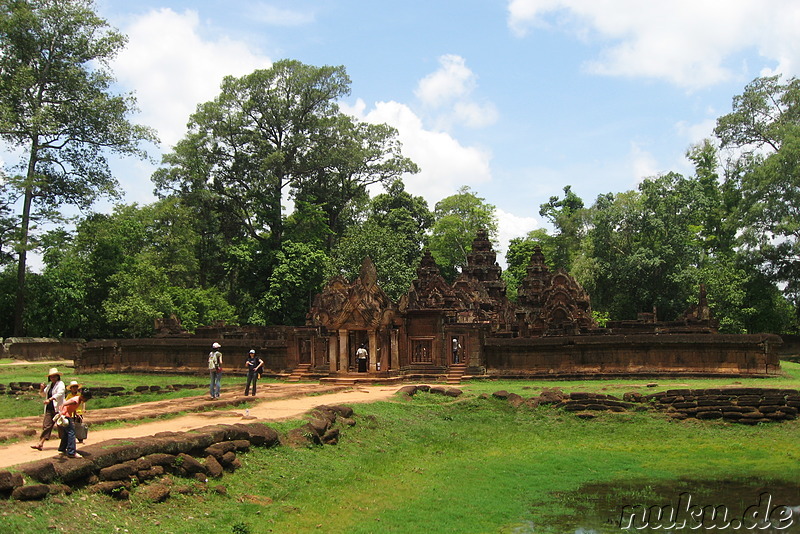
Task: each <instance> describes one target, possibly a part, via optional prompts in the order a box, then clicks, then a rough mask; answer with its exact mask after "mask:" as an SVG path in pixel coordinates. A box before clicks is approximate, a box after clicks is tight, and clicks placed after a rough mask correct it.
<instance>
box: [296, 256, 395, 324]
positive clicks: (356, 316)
mask: <svg viewBox="0 0 800 534" xmlns="http://www.w3.org/2000/svg"><path fill="white" fill-rule="evenodd" d="M377 279H378V276H377V272H376V270H375V265H374V264H373V263H372V260H370V259H369V258H365V259H364V262H363V263H362V265H361V271H360V274H359V277H358V278H357V279H356V280H354V281H353V282H352V283H349V282H347V280H345V279H344V278H343V277H341V276H337V277H334V278H332V279H331V280H330V281H329V282H328V284H326V286H325V287H324V288H323V290H322V293H320V294H318V295H317V296H316V298H315V299H314V304H313V306H312V307H311V311H310V312H309V322H310V323H311V324H312V325H314V326H324V327H325V328H327V329H329V330H337V329H340V328H347V329H359V330H363V329H371V328H378V327H379V326H382V325H386V324H388V323H389V322H391V320H392V319H393V317H394V312H395V307H394V304H393V303H392V301H391V300H390V299H389V297H388V296H387V295H386V293H384V292H383V290H382V289H381V288H380V286H378V284H377Z"/></svg>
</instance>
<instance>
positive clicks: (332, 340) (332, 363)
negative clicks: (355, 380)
mask: <svg viewBox="0 0 800 534" xmlns="http://www.w3.org/2000/svg"><path fill="white" fill-rule="evenodd" d="M338 341H339V338H337V337H336V335H335V334H331V335H329V336H328V368H329V369H330V370H331V373H335V372H336V371H337V370H338V365H337V364H338V362H339V343H338Z"/></svg>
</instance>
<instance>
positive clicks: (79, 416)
mask: <svg viewBox="0 0 800 534" xmlns="http://www.w3.org/2000/svg"><path fill="white" fill-rule="evenodd" d="M82 389H83V387H82V386H81V385H80V384H79V383H78V382H77V381H76V380H73V381H72V382H70V383H69V385H68V386H67V396H66V397H65V398H64V400H65V402H66V401H68V400H70V399H71V398H72V397H77V396H78V395H80V394H81V390H82ZM85 411H86V404H85V403H80V404H78V407H77V408H76V409H75V439H77V440H78V443H83V440H84V437H83V436H84V431H82V430H81V429H79V428H78V427H79V426H80V425H82V424H83V414H84V412H85Z"/></svg>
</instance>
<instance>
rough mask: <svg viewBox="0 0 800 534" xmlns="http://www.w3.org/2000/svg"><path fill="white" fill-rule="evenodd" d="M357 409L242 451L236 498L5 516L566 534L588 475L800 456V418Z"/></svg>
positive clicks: (217, 527)
mask: <svg viewBox="0 0 800 534" xmlns="http://www.w3.org/2000/svg"><path fill="white" fill-rule="evenodd" d="M355 409H356V414H357V417H356V418H357V425H356V426H355V427H352V428H346V429H344V430H343V436H342V439H341V441H340V443H339V445H336V446H325V447H313V448H302V449H297V450H295V449H289V448H286V447H277V448H274V449H253V450H252V451H251V452H250V453H248V454H246V455H242V456H241V459H242V463H243V467H242V469H240V470H239V471H237V472H236V473H234V474H226V475H225V478H224V479H222V481H220V482H219V483H220V484H222V485H224V486H225V487H226V488H227V494H226V495H220V494H217V493H215V492H211V491H203V490H202V489H201V488H197V493H196V494H193V495H173V496H172V497H171V498H170V499H169V500H168V501H167V502H165V503H162V504H149V503H147V502H145V501H143V500H142V497H141V494H140V493H138V492H136V491H134V492H133V494H132V497H131V501H130V502H123V503H120V502H116V501H114V500H112V499H111V498H109V497H105V496H100V495H89V494H87V493H86V492H80V491H79V492H76V493H74V494H72V495H70V496H61V497H58V498H52V497H50V498H48V499H47V500H46V501H45V502H44V503H37V504H31V503H17V502H11V503H6V505H4V506H5V508H4V510H5V513H6V515H4V517H3V522H4V524H5V525H7V526H6V528H8V529H9V531H18V532H21V533H23V532H40V531H42V530H44V529H47V528H48V526H50V525H81V530H82V531H83V532H87V533H93V532H98V533H99V532H115V531H119V532H122V531H124V529H128V531H130V532H134V531H135V532H139V533H145V534H147V533H154V534H155V533H159V534H166V533H170V532H174V533H184V532H192V533H193V534H203V533H212V532H213V533H218V532H225V533H227V532H245V531H246V532H249V533H251V534H256V533H262V532H292V533H300V532H326V533H329V532H346V533H372V532H381V533H382V532H409V533H411V532H414V533H416V532H508V533H511V532H531V531H534V530H530V528H531V527H530V525H535V532H537V533H539V532H545V533H546V532H565V531H566V530H563V526H553V525H556V524H557V523H558V521H559V518H563V517H564V516H567V517H569V515H570V514H571V513H573V512H572V511H573V509H576V508H577V507H578V505H579V504H580V503H579V502H578V501H579V500H580V499H577V498H575V497H572V498H564V499H562V498H559V497H558V495H562V494H569V495H573V494H574V492H575V491H577V490H578V489H579V488H581V486H583V485H584V484H587V483H603V484H609V485H612V486H614V485H618V486H625V487H626V488H628V490H627V491H628V495H629V496H639V497H646V496H648V495H650V493H649V491H650V490H649V489H648V488H650V486H651V485H655V484H669V483H670V481H674V480H680V479H690V480H727V479H731V478H742V477H759V478H762V479H764V480H785V478H786V477H792V473H796V466H797V464H798V461H800V449H798V447H797V445H796V443H797V438H798V435H799V433H800V432H799V431H800V422H798V421H792V422H786V423H780V424H767V425H759V426H757V427H747V426H741V425H733V424H727V423H722V422H719V421H713V422H704V421H684V422H676V421H671V420H668V419H667V418H665V417H663V416H661V415H658V414H651V413H623V414H603V415H600V416H599V417H598V418H596V419H594V420H590V421H582V420H579V419H577V418H576V417H574V415H572V414H570V413H567V412H563V411H559V410H555V409H553V408H551V407H539V408H536V409H530V408H526V407H523V408H520V409H513V408H511V407H510V406H509V405H508V403H505V402H503V401H499V400H496V399H492V398H490V399H478V398H477V397H475V396H472V395H469V396H467V398H460V399H456V400H453V399H451V398H447V397H442V396H438V395H433V394H427V393H420V394H417V395H416V396H415V397H413V398H412V400H410V401H408V402H378V403H373V404H363V405H362V404H359V405H356V406H355ZM297 424H298V423H297V422H296V421H295V422H284V423H281V424H279V425H273V426H275V427H276V428H279V429H280V430H285V429H288V428H292V427H294V426H297ZM175 483H176V484H178V485H194V484H195V483H194V482H187V481H176V482H175ZM214 484H217V482H212V485H214ZM548 525H550V526H548ZM65 528H69V527H65ZM526 529H528V530H526ZM573 531H574V528H573ZM615 531H616V532H619V529H616V530H613V529H612V530H609V532H615Z"/></svg>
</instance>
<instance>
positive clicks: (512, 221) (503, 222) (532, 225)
mask: <svg viewBox="0 0 800 534" xmlns="http://www.w3.org/2000/svg"><path fill="white" fill-rule="evenodd" d="M495 213H496V214H497V231H498V232H497V233H498V241H499V247H498V248H497V262H498V263H499V264H500V266H501V267H502V268H503V269H505V268H506V266H507V263H506V261H505V255H506V253H507V252H508V242H509V241H511V240H512V239H514V238H515V237H525V236H526V235H528V232H530V231H531V230H536V229H537V228H539V220H538V219H536V218H534V217H519V216H517V215H514V214H513V213H508V212H507V211H503V210H501V209H500V208H497V210H496V212H495Z"/></svg>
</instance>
